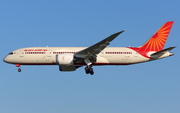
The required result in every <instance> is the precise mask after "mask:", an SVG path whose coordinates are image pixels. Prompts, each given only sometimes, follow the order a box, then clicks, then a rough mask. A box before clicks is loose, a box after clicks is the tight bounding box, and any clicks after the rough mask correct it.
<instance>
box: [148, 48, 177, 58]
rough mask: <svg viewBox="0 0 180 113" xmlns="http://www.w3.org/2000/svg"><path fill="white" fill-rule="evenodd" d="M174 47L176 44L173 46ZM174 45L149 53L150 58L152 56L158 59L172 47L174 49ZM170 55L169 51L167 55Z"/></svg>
mask: <svg viewBox="0 0 180 113" xmlns="http://www.w3.org/2000/svg"><path fill="white" fill-rule="evenodd" d="M175 47H176V46H175ZM175 47H169V48H167V49H163V50H161V51H158V52H156V53H153V54H151V56H150V57H151V58H153V59H158V58H160V57H161V56H163V55H164V54H166V53H168V52H169V51H171V50H172V49H174V48H175ZM171 55H174V54H173V53H169V56H171Z"/></svg>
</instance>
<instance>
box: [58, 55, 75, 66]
mask: <svg viewBox="0 0 180 113" xmlns="http://www.w3.org/2000/svg"><path fill="white" fill-rule="evenodd" d="M73 60H74V54H58V55H56V63H57V64H58V65H73V64H74V61H73Z"/></svg>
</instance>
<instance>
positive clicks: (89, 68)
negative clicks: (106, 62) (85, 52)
mask: <svg viewBox="0 0 180 113" xmlns="http://www.w3.org/2000/svg"><path fill="white" fill-rule="evenodd" d="M84 62H85V63H86V65H87V67H85V72H86V74H91V75H93V74H94V71H93V68H92V66H91V64H92V63H91V61H90V60H89V59H85V60H84Z"/></svg>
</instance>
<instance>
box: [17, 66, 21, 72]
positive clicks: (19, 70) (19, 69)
mask: <svg viewBox="0 0 180 113" xmlns="http://www.w3.org/2000/svg"><path fill="white" fill-rule="evenodd" d="M20 66H21V65H20V64H16V67H19V68H18V72H21V68H20Z"/></svg>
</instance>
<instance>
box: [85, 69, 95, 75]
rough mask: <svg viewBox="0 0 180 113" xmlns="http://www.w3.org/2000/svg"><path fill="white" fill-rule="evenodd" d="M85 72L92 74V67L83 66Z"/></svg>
mask: <svg viewBox="0 0 180 113" xmlns="http://www.w3.org/2000/svg"><path fill="white" fill-rule="evenodd" d="M85 72H86V74H91V75H93V74H94V71H93V68H91V67H85Z"/></svg>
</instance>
